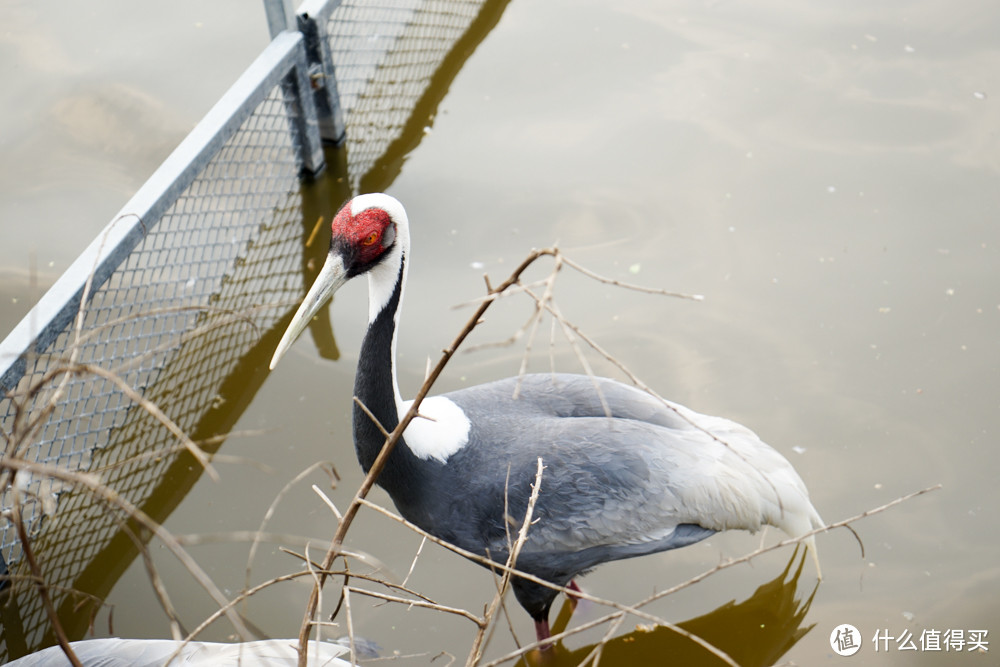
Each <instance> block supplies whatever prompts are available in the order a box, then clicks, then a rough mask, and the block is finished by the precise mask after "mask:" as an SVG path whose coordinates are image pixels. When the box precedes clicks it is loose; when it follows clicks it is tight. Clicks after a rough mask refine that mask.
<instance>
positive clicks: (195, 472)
mask: <svg viewBox="0 0 1000 667" xmlns="http://www.w3.org/2000/svg"><path fill="white" fill-rule="evenodd" d="M505 6H506V0H502V1H494V2H484V1H482V0H478V1H472V0H465V1H449V0H436V1H422V0H408V1H407V2H393V3H391V4H390V3H386V4H384V5H382V4H379V3H376V2H367V1H365V0H344V1H342V2H338V1H330V0H316V1H313V0H307V2H305V3H304V4H303V5H302V6H301V7H300V8H299V11H298V14H297V15H295V16H292V15H291V13H290V11H289V9H288V4H287V2H286V3H283V4H279V5H278V6H277V12H270V11H269V15H268V18H269V22H270V24H271V26H272V32H273V33H274V34H275V37H274V39H273V41H272V42H271V44H270V45H269V46H268V47H267V49H265V51H264V52H263V53H262V54H261V55H260V56H259V57H258V58H257V59H256V60H255V61H254V63H253V64H251V65H250V67H249V68H248V69H247V70H246V72H245V73H244V74H243V75H242V76H241V77H240V79H239V80H238V81H237V82H236V83H235V84H234V85H233V87H232V88H231V89H230V90H229V91H228V92H227V93H226V95H225V96H224V97H223V98H222V99H221V100H220V101H219V102H218V103H217V104H216V105H215V107H213V109H212V110H211V111H210V112H209V114H208V115H207V116H206V117H205V119H204V120H203V121H202V122H201V123H200V124H199V125H198V126H197V127H196V128H195V129H194V130H193V131H192V133H191V134H190V135H189V136H188V137H187V138H186V139H185V140H184V142H183V143H182V144H181V145H180V146H179V147H178V148H177V149H176V151H175V152H174V153H173V154H171V156H170V157H169V158H168V159H167V160H166V161H165V162H164V163H163V165H161V167H160V168H159V169H158V170H157V171H156V173H155V174H154V175H153V176H152V177H151V178H150V179H149V181H147V183H146V184H145V185H144V186H143V187H142V188H141V189H140V191H139V192H138V193H137V194H136V195H135V196H134V197H133V198H132V200H130V201H129V202H128V203H127V204H126V205H125V207H124V208H123V209H122V211H121V213H120V214H119V216H117V217H116V218H115V219H114V220H113V221H112V222H111V223H110V224H109V225H108V227H107V228H105V230H104V231H103V232H102V233H101V234H100V235H99V236H98V238H97V239H95V240H94V242H93V243H92V244H91V246H90V247H89V248H88V249H87V250H86V251H85V252H84V253H83V254H82V255H81V256H80V257H79V258H78V259H77V261H76V262H74V263H73V265H72V266H71V267H70V269H69V270H68V271H67V272H66V273H65V274H64V275H63V276H62V277H61V278H60V279H59V280H58V281H57V282H56V284H55V285H54V286H53V287H52V289H51V290H50V291H49V292H48V293H47V294H46V295H45V296H44V297H43V298H42V299H41V300H40V301H39V303H38V304H37V305H36V307H35V308H34V309H33V310H32V311H31V312H30V313H29V314H28V316H27V317H26V318H25V319H24V320H23V321H22V322H21V323H20V324H19V325H18V326H17V327H16V328H15V329H14V331H13V332H11V334H10V335H9V336H8V337H7V339H6V340H4V341H3V343H0V389H2V391H3V396H2V398H0V426H2V429H3V438H4V443H3V446H4V450H3V458H2V459H0V509H2V512H3V515H2V516H3V520H0V556H2V558H3V560H2V561H0V567H4V566H6V568H8V569H9V575H8V576H7V577H6V578H4V577H0V585H3V586H4V588H5V589H6V591H5V600H4V604H2V605H0V622H2V627H0V662H2V661H3V660H4V659H6V658H13V657H17V656H20V655H23V654H25V653H27V652H30V651H32V650H36V649H37V648H39V647H41V646H45V645H48V644H51V643H53V639H54V638H53V637H52V636H51V629H50V627H49V623H48V621H47V619H46V612H45V609H44V606H43V604H42V602H41V600H40V599H39V596H38V595H37V594H36V593H35V591H34V589H33V587H32V585H31V583H30V573H31V571H30V569H29V568H28V567H27V564H26V563H25V560H26V559H25V558H24V555H25V554H24V545H23V544H22V543H21V540H20V538H19V534H18V530H17V529H16V525H15V522H14V520H13V519H14V518H15V516H14V515H15V512H16V513H19V515H20V517H21V523H22V525H23V526H24V528H25V530H26V531H27V534H28V536H29V546H30V548H31V551H32V553H33V554H34V556H35V558H36V560H37V561H38V563H39V565H40V568H41V570H42V572H44V577H45V581H46V582H47V584H48V585H49V591H50V594H51V595H52V599H53V604H54V606H55V608H56V609H57V610H58V611H59V612H60V618H61V619H63V625H64V627H65V628H66V630H67V632H68V633H69V634H70V635H71V636H80V635H82V634H83V632H84V631H85V630H86V624H87V618H88V614H87V613H86V612H85V611H81V605H83V606H84V607H86V605H87V604H91V602H88V600H90V601H92V602H93V601H96V600H98V599H100V598H101V597H102V596H103V595H105V594H106V593H107V592H108V591H109V590H110V588H111V586H112V585H113V584H114V582H115V581H116V580H117V578H118V577H119V576H120V575H121V573H122V571H124V569H125V567H127V565H128V563H129V561H130V560H131V559H134V557H135V555H136V554H138V553H139V551H138V549H139V547H138V545H137V544H136V540H139V541H140V542H141V541H142V540H144V539H148V537H144V536H143V535H142V534H141V531H138V530H136V527H135V526H134V525H132V524H130V523H129V522H128V521H127V518H126V517H125V516H122V515H120V513H118V512H116V511H113V510H112V509H110V507H109V506H108V504H107V503H106V502H105V500H103V499H102V498H101V496H100V494H95V493H91V492H87V491H83V490H81V489H80V487H78V486H73V485H71V484H66V483H64V482H62V481H60V479H59V477H61V476H63V475H62V473H93V474H97V475H99V476H100V480H101V482H102V484H103V485H104V486H105V487H106V488H107V489H110V490H111V491H113V493H114V494H116V497H118V498H121V499H123V500H124V501H125V502H127V503H129V504H131V505H132V506H134V507H136V508H138V509H140V510H142V511H143V512H145V513H146V514H147V515H149V516H151V517H152V518H153V519H155V520H157V521H162V520H163V519H165V518H166V516H168V515H169V513H170V512H171V511H172V509H173V508H174V507H176V505H177V503H179V502H180V500H181V499H182V498H183V496H184V495H185V494H186V493H187V491H188V490H189V489H190V488H191V486H192V485H193V484H194V482H195V481H196V480H197V478H198V476H199V475H200V473H201V469H200V467H198V466H196V465H195V466H192V465H191V459H190V458H187V457H188V455H187V454H185V453H184V451H183V446H182V445H181V443H180V441H179V440H178V438H177V437H176V435H175V434H174V433H172V432H171V430H169V429H168V428H166V427H165V426H164V420H165V419H168V420H169V421H170V422H171V423H172V424H175V425H176V426H177V427H178V428H179V429H181V430H182V431H184V432H185V433H186V434H188V436H190V437H191V438H192V439H194V440H195V441H202V442H203V443H206V444H205V445H204V446H205V448H206V449H207V450H208V451H210V452H211V451H214V450H215V449H217V448H218V446H220V444H221V440H222V438H220V436H223V437H224V435H225V433H226V432H227V431H228V429H229V428H230V427H231V426H232V424H234V423H235V422H236V420H237V419H238V418H239V416H240V414H242V412H243V410H244V409H245V407H246V405H247V404H248V403H249V402H250V400H251V399H252V397H253V395H254V394H255V393H256V391H257V388H258V387H259V386H260V384H261V383H262V382H263V380H264V378H265V377H266V359H267V357H268V355H269V354H270V351H271V350H272V349H273V347H274V345H275V343H276V342H277V338H278V337H279V336H280V334H281V331H282V329H283V328H284V325H285V324H286V323H287V321H288V318H289V317H290V316H291V312H292V311H293V309H294V307H295V304H296V302H297V301H298V299H299V298H300V297H301V295H302V293H303V290H304V288H305V287H306V286H308V285H309V284H310V283H311V281H312V274H311V271H312V269H311V268H310V267H312V266H313V263H311V262H310V261H309V259H310V256H311V255H316V254H317V253H318V254H323V252H322V251H323V250H325V249H318V248H319V247H320V246H321V244H312V245H309V244H306V243H304V239H306V238H307V237H309V236H310V235H311V232H312V231H313V227H314V226H315V223H316V220H317V218H318V217H319V216H320V215H321V214H324V213H326V212H327V211H335V210H336V208H337V207H338V206H339V205H340V203H341V202H342V201H343V200H345V199H346V198H347V197H349V196H351V195H352V194H353V193H355V192H358V191H361V190H372V189H383V188H384V187H385V186H387V185H388V184H389V183H390V182H391V181H392V179H393V178H394V177H395V174H396V171H397V170H398V163H399V161H400V160H401V158H402V156H403V155H404V154H405V153H406V152H408V151H409V150H411V149H412V147H413V146H415V145H416V144H417V143H419V141H420V139H421V137H422V136H423V127H424V125H425V124H426V122H427V118H428V115H429V114H433V111H434V109H435V108H436V106H437V104H438V102H439V101H440V97H441V96H442V95H443V94H444V91H446V90H447V85H448V83H449V82H450V80H451V78H452V77H454V75H455V73H457V71H458V69H459V68H460V67H461V64H462V62H464V60H465V58H466V57H467V54H468V53H469V52H471V50H472V47H474V46H475V44H476V43H478V42H479V41H480V40H481V39H482V37H483V36H484V35H485V34H486V33H487V32H488V31H489V29H490V28H491V27H492V26H493V25H494V24H495V23H496V21H497V20H498V19H499V16H500V14H501V13H502V11H503V9H504V7H505ZM272 8H273V7H272ZM290 26H292V27H294V28H296V29H294V30H288V29H283V28H288V27H290ZM345 133H346V136H345ZM321 136H322V138H323V139H325V140H327V141H328V142H337V143H339V144H340V148H338V149H336V150H335V151H332V152H329V151H328V153H327V156H328V157H331V158H333V157H335V158H336V160H335V161H334V160H333V159H331V162H335V165H334V166H331V167H330V169H336V170H340V171H342V173H341V175H342V176H343V177H342V178H340V179H339V182H341V183H344V184H345V185H343V186H335V187H334V189H333V190H330V189H326V190H324V189H319V190H317V189H316V188H303V187H301V183H300V177H301V176H302V175H303V174H306V175H312V176H315V175H316V174H317V173H318V172H320V171H321V170H322V169H323V167H324V162H323V161H324V151H323V149H322V147H321V143H320V140H321ZM327 180H328V181H330V182H338V181H337V179H327ZM336 187H340V188H341V189H340V190H337V189H336ZM326 215H327V217H326V219H327V220H329V219H330V218H329V213H326ZM147 402H148V403H147ZM149 405H155V406H158V407H159V408H162V409H163V411H164V413H165V415H162V416H160V415H158V414H157V413H156V411H155V410H149V409H147V408H148V407H149ZM123 551H124V552H127V553H129V554H131V557H130V558H128V557H127V558H124V559H123V558H122V557H121V556H120V555H116V556H115V557H111V554H120V553H121V552H123ZM4 579H6V581H4ZM74 590H83V591H87V592H88V594H89V596H91V597H89V598H88V597H82V596H81V595H79V594H76V593H74V592H72V591H74Z"/></svg>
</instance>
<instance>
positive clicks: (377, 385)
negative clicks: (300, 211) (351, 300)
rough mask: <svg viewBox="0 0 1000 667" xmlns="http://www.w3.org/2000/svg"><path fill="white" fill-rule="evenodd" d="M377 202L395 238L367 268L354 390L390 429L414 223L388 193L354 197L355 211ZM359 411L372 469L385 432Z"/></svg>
mask: <svg viewBox="0 0 1000 667" xmlns="http://www.w3.org/2000/svg"><path fill="white" fill-rule="evenodd" d="M372 207H378V208H381V209H383V210H385V211H386V212H387V213H389V215H390V217H391V218H392V220H393V222H394V223H395V227H396V229H395V232H396V239H395V243H394V244H393V246H392V248H390V249H389V250H388V251H387V252H386V255H385V256H384V257H383V258H382V260H381V261H380V262H379V263H378V265H377V266H375V267H373V268H372V269H371V270H369V271H368V331H367V332H366V333H365V337H364V341H363V342H362V344H361V353H360V356H359V358H358V370H357V375H356V376H355V381H354V393H355V396H357V398H358V399H359V400H360V401H361V402H362V403H364V405H365V407H367V408H368V409H369V410H370V411H371V412H372V414H373V415H375V417H376V419H378V421H379V423H380V424H381V425H382V427H383V428H385V429H386V430H388V431H391V430H392V429H393V428H395V426H396V424H397V423H398V422H399V415H400V414H401V412H402V407H403V400H402V397H401V396H400V393H399V382H398V380H397V377H396V341H397V337H398V325H399V311H400V308H401V306H402V302H403V291H404V288H405V286H406V277H407V257H408V256H409V251H410V229H409V223H408V221H407V217H406V211H405V210H404V209H403V207H402V206H401V205H400V204H399V202H397V201H396V200H395V199H393V198H391V197H387V196H385V195H361V196H359V197H355V198H354V200H353V201H352V203H351V209H352V211H351V213H352V215H357V214H359V213H361V212H362V211H364V210H365V209H368V208H372ZM354 413H355V414H354V433H355V445H356V447H357V449H358V458H359V460H360V461H361V464H362V467H363V468H364V469H365V470H366V471H367V470H368V469H369V468H370V467H371V464H372V463H373V462H374V460H375V457H376V456H377V455H378V452H379V451H380V450H381V447H382V443H383V442H384V440H385V438H384V436H382V434H381V432H380V431H379V430H378V427H377V426H375V425H374V424H372V422H371V419H370V418H369V417H368V416H367V415H366V414H364V412H363V411H362V410H361V409H360V408H359V407H358V406H355V408H354ZM397 449H402V448H397Z"/></svg>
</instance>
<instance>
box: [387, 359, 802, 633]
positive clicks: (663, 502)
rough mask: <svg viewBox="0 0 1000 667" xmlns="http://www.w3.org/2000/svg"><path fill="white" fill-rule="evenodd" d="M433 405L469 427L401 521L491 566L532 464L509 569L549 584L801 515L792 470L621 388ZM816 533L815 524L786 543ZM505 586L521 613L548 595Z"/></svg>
mask: <svg viewBox="0 0 1000 667" xmlns="http://www.w3.org/2000/svg"><path fill="white" fill-rule="evenodd" d="M515 390H516V391H517V397H516V398H515ZM443 397H444V398H447V399H449V400H451V401H453V402H454V403H455V404H457V405H458V406H459V408H461V410H462V411H463V412H464V413H465V415H466V416H467V417H468V419H469V421H470V423H471V427H470V431H469V436H468V443H467V444H465V445H464V446H463V447H462V448H461V449H459V450H458V451H457V452H455V453H454V454H451V455H450V457H449V458H448V459H447V460H446V461H445V462H443V463H440V462H435V461H424V462H422V465H420V466H419V468H418V470H419V471H420V473H419V474H421V475H422V477H423V479H416V480H414V487H415V488H417V489H419V499H418V500H416V501H415V502H408V503H406V504H405V506H402V505H401V506H400V510H401V511H402V512H403V513H404V515H407V518H409V519H411V520H412V521H414V523H416V524H418V525H420V526H421V527H423V528H424V529H425V530H428V531H429V532H431V533H433V534H435V535H438V536H440V537H442V538H444V539H446V540H448V541H450V542H453V543H455V544H457V545H458V546H461V547H463V548H465V549H468V550H470V551H473V552H477V553H482V554H484V555H486V554H487V553H488V555H489V556H490V557H491V558H492V559H493V560H497V561H501V562H502V561H503V560H505V559H506V556H507V552H508V544H509V539H512V536H516V534H517V528H518V521H519V520H520V519H521V518H522V517H523V516H524V513H525V510H526V508H527V503H528V498H529V496H530V492H531V486H530V485H531V483H532V482H533V481H534V478H535V474H536V466H537V459H538V458H541V459H542V461H543V464H544V466H545V467H544V472H543V475H542V480H541V489H540V493H539V496H538V501H537V503H536V506H535V509H534V518H535V520H536V521H535V522H534V523H533V525H532V526H531V528H530V530H529V532H528V538H527V541H526V542H525V545H524V547H523V549H522V551H521V554H520V557H519V560H518V563H517V566H518V568H519V569H523V570H524V571H527V572H530V573H532V574H535V575H536V576H539V577H542V578H544V579H546V580H548V581H551V582H552V583H555V584H559V585H565V584H566V583H568V582H569V581H570V580H571V579H573V578H574V577H575V576H577V575H578V574H580V573H582V572H586V571H587V570H589V569H591V568H593V567H594V566H596V565H598V564H600V563H602V562H606V561H611V560H618V559H622V558H630V557H633V556H640V555H645V554H649V553H655V552H659V551H665V550H668V549H674V548H677V547H682V546H686V545H688V544H691V543H693V542H697V541H698V540H701V539H704V538H705V537H708V536H709V535H711V534H712V533H714V532H716V531H718V530H724V529H727V528H744V529H749V530H755V529H756V528H758V527H760V525H762V524H763V523H772V524H774V525H782V522H786V523H787V522H788V521H787V520H790V519H791V517H790V516H789V517H784V516H783V515H784V514H785V513H786V512H787V513H792V512H798V511H799V510H800V506H801V505H802V503H803V502H804V503H805V504H806V505H807V506H808V507H809V509H810V510H811V505H808V498H807V493H806V490H805V486H804V485H803V483H802V481H801V480H800V479H799V477H798V475H797V474H796V473H795V471H794V470H793V469H792V467H791V465H790V464H789V463H788V462H787V461H786V460H785V459H784V458H783V457H782V456H781V455H780V454H778V453H777V452H776V451H774V450H773V449H771V448H770V447H769V446H767V445H766V444H764V443H763V442H761V441H760V439H759V438H757V436H756V435H754V434H753V433H752V432H751V431H749V430H748V429H746V428H744V427H742V426H740V425H738V424H735V423H734V422H731V421H728V420H725V419H720V418H718V417H709V416H706V415H700V414H698V413H695V412H693V411H690V410H688V409H686V408H684V407H682V406H679V405H676V404H674V403H669V402H665V401H662V400H660V399H657V398H655V397H653V396H651V395H649V394H647V393H646V392H643V391H641V390H639V389H636V388H634V387H630V386H627V385H624V384H621V383H619V382H615V381H612V380H608V379H603V378H591V377H587V376H580V375H566V374H555V375H553V374H538V375H527V376H524V377H522V378H520V379H517V378H508V379H505V380H499V381H496V382H491V383H487V384H483V385H478V386H475V387H470V388H468V389H462V390H460V391H455V392H451V393H447V394H444V395H443ZM602 399H603V402H602ZM789 486H790V488H788V489H787V490H785V491H784V493H783V494H782V495H783V496H785V497H782V496H779V495H778V491H777V489H778V488H782V489H785V487H789ZM768 495H770V496H771V499H770V500H768V499H767V496H768ZM762 498H763V499H764V501H763V502H762V501H761V499H762ZM505 507H507V512H508V515H509V516H510V517H511V519H512V520H513V522H514V523H513V525H511V526H507V525H505V521H504V508H505ZM813 513H814V512H813ZM813 518H814V519H815V521H813V520H812V519H813ZM814 525H816V526H818V525H820V524H819V517H818V516H815V517H809V519H808V525H806V526H805V527H804V528H803V529H802V530H801V531H798V532H805V531H806V530H809V529H811V528H812V527H814ZM514 588H515V592H516V593H517V596H518V599H519V601H520V602H521V603H522V605H524V606H525V608H526V609H528V611H529V612H531V613H532V614H533V615H540V614H542V613H543V611H547V609H548V605H549V604H551V600H552V597H553V594H552V591H551V589H547V588H545V587H543V586H540V585H537V584H533V583H531V582H529V581H526V580H522V579H515V586H514Z"/></svg>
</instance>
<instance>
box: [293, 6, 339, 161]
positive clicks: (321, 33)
mask: <svg viewBox="0 0 1000 667" xmlns="http://www.w3.org/2000/svg"><path fill="white" fill-rule="evenodd" d="M297 19H298V28H299V32H301V33H302V37H303V38H304V39H305V44H306V58H308V60H309V82H310V83H311V84H312V91H313V100H314V101H315V103H316V113H317V115H318V116H319V133H320V136H321V137H322V138H323V140H324V141H327V142H330V143H332V144H333V145H334V146H339V145H341V144H342V143H344V139H345V138H346V137H347V129H346V127H345V125H344V113H343V110H342V109H341V107H340V94H339V92H338V90H337V76H336V69H335V67H334V63H333V57H332V55H331V53H330V44H329V42H328V41H327V39H326V21H322V22H320V21H317V20H316V19H315V18H314V17H313V16H310V15H309V14H308V13H305V12H304V13H302V14H299V15H298V17H297Z"/></svg>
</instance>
